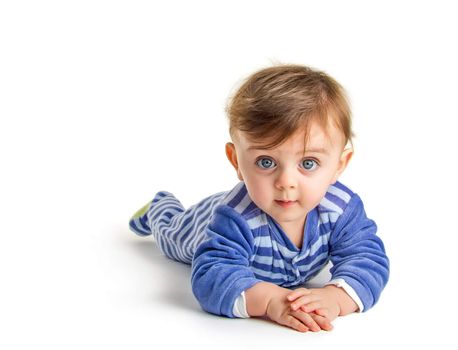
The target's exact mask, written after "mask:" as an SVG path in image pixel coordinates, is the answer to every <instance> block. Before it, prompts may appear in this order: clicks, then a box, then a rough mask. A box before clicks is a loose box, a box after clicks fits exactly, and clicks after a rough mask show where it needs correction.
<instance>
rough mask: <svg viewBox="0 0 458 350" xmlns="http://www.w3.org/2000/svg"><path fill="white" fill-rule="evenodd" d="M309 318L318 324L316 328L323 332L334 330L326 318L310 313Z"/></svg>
mask: <svg viewBox="0 0 458 350" xmlns="http://www.w3.org/2000/svg"><path fill="white" fill-rule="evenodd" d="M310 316H311V317H312V318H313V320H314V321H315V322H316V323H317V324H318V326H320V327H321V329H323V330H325V331H332V329H333V328H334V327H333V325H332V324H331V322H330V321H329V320H328V319H327V318H326V317H323V316H320V315H317V314H314V313H311V314H310Z"/></svg>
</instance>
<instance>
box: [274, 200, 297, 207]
mask: <svg viewBox="0 0 458 350" xmlns="http://www.w3.org/2000/svg"><path fill="white" fill-rule="evenodd" d="M275 203H277V204H278V205H279V206H281V207H282V208H289V207H291V206H293V205H294V204H296V203H297V201H292V200H278V199H276V200H275Z"/></svg>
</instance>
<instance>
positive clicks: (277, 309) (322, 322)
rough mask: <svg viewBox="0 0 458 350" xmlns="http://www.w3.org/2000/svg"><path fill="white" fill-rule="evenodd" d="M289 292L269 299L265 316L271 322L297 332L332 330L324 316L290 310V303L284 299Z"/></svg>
mask: <svg viewBox="0 0 458 350" xmlns="http://www.w3.org/2000/svg"><path fill="white" fill-rule="evenodd" d="M289 292H290V291H289V290H287V289H285V292H284V293H280V294H278V295H276V296H275V297H273V298H272V299H270V302H269V304H268V305H267V312H266V314H267V316H268V317H269V318H270V319H271V320H273V321H275V322H277V323H279V324H281V325H284V326H287V327H290V328H293V329H295V330H297V331H299V332H307V331H309V330H311V331H313V332H319V331H320V330H326V331H330V330H332V328H333V327H332V324H331V322H330V320H328V319H327V318H326V317H325V316H323V315H318V314H316V313H308V312H304V311H303V310H298V309H296V310H292V309H291V306H290V303H289V302H288V300H287V299H286V295H287V294H288V293H289Z"/></svg>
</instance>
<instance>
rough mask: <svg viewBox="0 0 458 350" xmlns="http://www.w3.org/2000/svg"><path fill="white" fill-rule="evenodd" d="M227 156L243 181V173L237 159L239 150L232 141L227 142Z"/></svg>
mask: <svg viewBox="0 0 458 350" xmlns="http://www.w3.org/2000/svg"><path fill="white" fill-rule="evenodd" d="M226 156H227V159H229V162H230V163H231V164H232V166H233V167H234V169H235V171H236V172H237V176H238V178H239V180H240V181H243V177H242V173H241V172H240V168H239V163H238V160H237V151H236V150H235V145H234V144H233V143H232V142H228V143H226Z"/></svg>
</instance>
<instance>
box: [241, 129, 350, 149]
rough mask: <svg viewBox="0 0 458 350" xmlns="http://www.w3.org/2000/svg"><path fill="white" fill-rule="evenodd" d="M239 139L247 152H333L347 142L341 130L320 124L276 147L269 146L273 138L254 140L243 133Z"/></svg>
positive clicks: (295, 134) (283, 141) (293, 135)
mask: <svg viewBox="0 0 458 350" xmlns="http://www.w3.org/2000/svg"><path fill="white" fill-rule="evenodd" d="M237 139H238V140H237V141H238V143H239V145H240V146H242V147H241V148H242V149H243V150H245V151H247V152H248V151H253V150H275V149H278V148H289V149H295V150H296V149H297V150H301V151H306V150H331V149H333V148H334V147H340V146H341V144H342V143H344V142H345V141H344V139H345V136H344V134H343V132H342V131H341V130H340V129H338V128H336V127H332V126H329V127H327V128H323V127H321V126H319V125H318V124H315V125H311V127H310V128H309V130H303V129H301V130H296V131H295V132H294V133H292V134H291V135H290V136H288V137H285V138H284V139H282V140H281V142H279V143H278V144H277V145H274V146H268V145H271V144H272V142H271V141H272V140H271V138H265V139H252V138H250V137H249V135H247V134H245V133H243V132H241V131H239V132H238V137H237ZM234 141H235V140H234Z"/></svg>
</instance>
